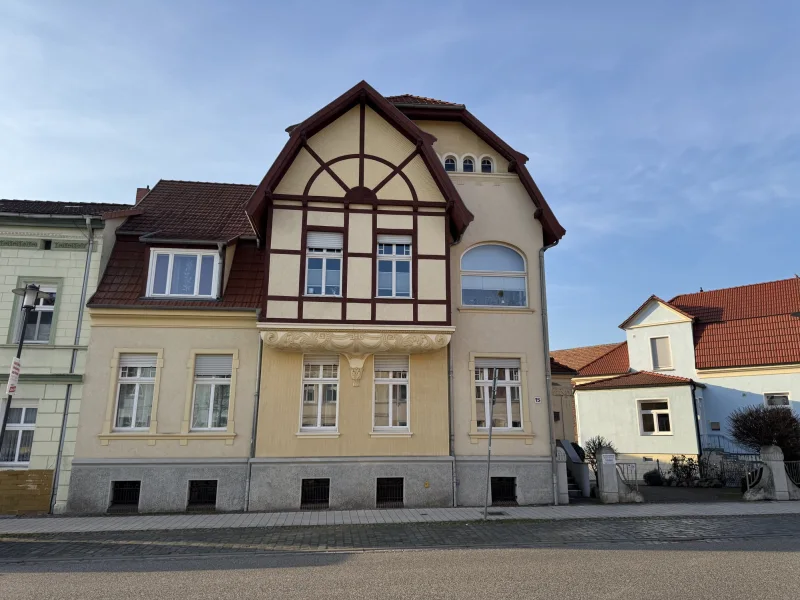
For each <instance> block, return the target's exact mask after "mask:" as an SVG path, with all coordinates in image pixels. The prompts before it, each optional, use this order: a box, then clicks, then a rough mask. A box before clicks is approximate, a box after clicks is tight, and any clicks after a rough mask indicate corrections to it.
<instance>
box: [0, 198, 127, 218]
mask: <svg viewBox="0 0 800 600" xmlns="http://www.w3.org/2000/svg"><path fill="white" fill-rule="evenodd" d="M128 208H133V204H107V203H102V204H101V203H99V202H53V201H50V200H0V213H16V214H24V215H58V216H75V217H82V216H93V217H99V216H100V215H102V214H103V213H107V212H112V211H118V210H124V209H128Z"/></svg>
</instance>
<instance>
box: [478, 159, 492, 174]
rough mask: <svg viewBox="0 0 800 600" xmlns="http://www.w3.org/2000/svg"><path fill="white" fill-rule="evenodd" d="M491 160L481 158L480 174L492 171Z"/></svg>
mask: <svg viewBox="0 0 800 600" xmlns="http://www.w3.org/2000/svg"><path fill="white" fill-rule="evenodd" d="M492 167H493V165H492V159H491V158H482V159H481V173H491V172H492V171H494V169H493V168H492Z"/></svg>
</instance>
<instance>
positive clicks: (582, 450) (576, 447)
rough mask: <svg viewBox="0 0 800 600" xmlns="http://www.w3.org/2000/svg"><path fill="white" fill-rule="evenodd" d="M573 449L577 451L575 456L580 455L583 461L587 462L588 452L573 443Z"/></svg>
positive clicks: (576, 443)
mask: <svg viewBox="0 0 800 600" xmlns="http://www.w3.org/2000/svg"><path fill="white" fill-rule="evenodd" d="M572 449H573V450H575V454H577V455H578V458H580V459H581V460H582V461H585V460H586V451H585V450H584V449H583V448H581V445H580V444H579V443H578V442H572Z"/></svg>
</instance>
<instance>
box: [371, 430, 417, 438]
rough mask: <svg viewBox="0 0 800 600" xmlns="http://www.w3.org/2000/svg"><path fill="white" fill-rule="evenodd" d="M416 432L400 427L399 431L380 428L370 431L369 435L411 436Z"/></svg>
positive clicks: (377, 436)
mask: <svg viewBox="0 0 800 600" xmlns="http://www.w3.org/2000/svg"><path fill="white" fill-rule="evenodd" d="M413 435H414V434H413V433H411V432H410V431H409V430H408V429H402V428H398V431H392V430H391V429H378V430H373V431H370V433H369V437H372V438H410V437H411V436H413Z"/></svg>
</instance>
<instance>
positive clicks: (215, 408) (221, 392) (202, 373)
mask: <svg viewBox="0 0 800 600" xmlns="http://www.w3.org/2000/svg"><path fill="white" fill-rule="evenodd" d="M232 368H233V356H232V355H230V354H198V355H197V356H196V357H195V360H194V403H193V406H192V429H225V428H226V427H227V426H228V403H229V401H230V397H231V371H232Z"/></svg>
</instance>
